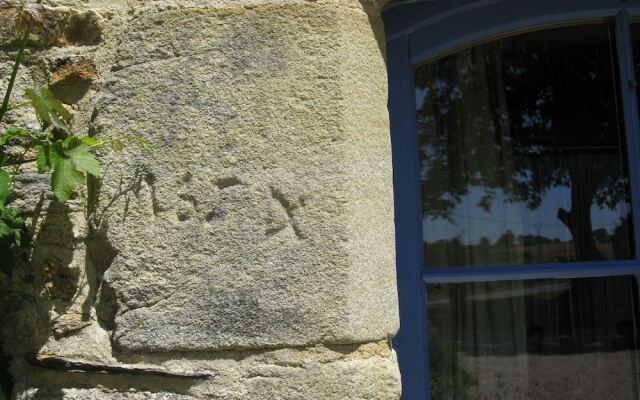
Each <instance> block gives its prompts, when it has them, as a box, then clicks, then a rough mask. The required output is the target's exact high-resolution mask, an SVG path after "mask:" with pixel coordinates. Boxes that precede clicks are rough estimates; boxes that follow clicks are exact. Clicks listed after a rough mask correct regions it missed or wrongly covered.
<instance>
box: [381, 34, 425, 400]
mask: <svg viewBox="0 0 640 400" xmlns="http://www.w3.org/2000/svg"><path fill="white" fill-rule="evenodd" d="M387 57H388V70H389V111H390V116H391V144H392V155H393V184H394V199H395V222H396V270H397V279H398V300H399V304H400V331H399V332H398V334H397V335H396V337H395V339H394V340H393V344H394V348H395V349H396V351H397V353H398V359H399V362H400V372H401V375H402V398H403V400H424V399H428V396H429V382H428V379H427V377H428V376H429V367H428V361H427V316H426V309H427V307H426V292H425V291H426V288H425V285H424V282H423V281H422V272H423V267H422V266H423V265H424V262H423V243H422V242H423V239H422V204H421V199H420V160H419V154H418V137H417V133H416V123H415V122H416V115H415V113H416V110H415V108H416V107H415V94H414V91H415V89H414V81H413V65H412V64H411V62H410V61H409V40H408V37H406V36H404V37H401V38H398V40H394V41H392V42H389V43H388V46H387Z"/></svg>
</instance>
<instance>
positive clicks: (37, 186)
mask: <svg viewBox="0 0 640 400" xmlns="http://www.w3.org/2000/svg"><path fill="white" fill-rule="evenodd" d="M378 8H379V6H378V5H376V4H373V3H371V4H369V3H366V2H364V1H357V0H333V1H302V0H281V1H277V0H273V1H266V0H260V1H230V0H225V1H214V0H210V1H204V0H203V1H179V0H173V1H149V0H147V1H142V0H139V1H135V0H131V1H126V0H124V1H115V0H109V1H98V0H89V1H80V0H78V1H52V2H49V3H48V5H47V18H46V21H45V22H46V23H45V26H44V27H43V28H42V29H39V30H38V31H36V32H35V33H34V35H33V40H32V43H33V46H32V47H30V49H29V53H28V56H27V59H26V63H27V68H24V69H23V70H22V71H21V73H20V76H19V81H18V83H19V87H20V88H25V87H30V86H40V85H43V84H48V85H50V86H51V88H52V90H53V91H54V93H55V94H56V96H58V97H59V98H60V99H61V100H63V101H64V102H65V103H67V104H68V105H69V107H70V108H71V109H72V110H73V112H74V129H75V130H76V131H77V132H79V133H82V134H84V133H86V134H89V135H93V136H96V137H102V138H106V137H126V136H137V137H141V138H143V139H144V140H145V141H146V143H147V144H148V145H149V147H150V149H147V150H145V149H143V148H141V147H139V146H136V145H130V146H127V147H126V148H125V149H124V151H122V152H113V151H104V152H102V153H101V155H100V158H101V161H102V163H103V167H104V174H103V177H102V178H101V179H100V180H93V181H91V182H89V186H88V188H87V189H86V190H84V192H82V193H78V195H77V196H76V197H75V198H74V199H73V200H72V201H71V202H70V203H68V204H66V205H64V206H62V205H60V204H58V203H56V202H55V201H53V198H52V196H51V194H50V193H48V191H47V190H46V185H47V179H46V177H42V176H40V175H37V174H35V173H33V171H30V170H29V168H27V169H26V170H25V172H24V173H23V174H22V175H21V176H20V178H19V180H18V191H17V194H16V196H15V198H14V199H13V205H14V206H18V207H20V208H21V209H22V210H23V211H24V212H25V213H26V214H27V215H28V216H29V229H30V232H31V234H32V236H33V244H32V247H30V248H27V249H25V251H24V253H23V254H21V256H20V260H19V265H16V266H15V267H14V268H13V269H12V271H13V273H12V274H5V273H0V312H2V315H3V317H2V320H3V324H2V327H1V328H0V331H1V337H2V347H3V352H4V353H5V355H7V356H10V357H11V368H10V372H11V374H12V376H13V377H14V379H15V388H14V395H15V396H16V398H18V399H93V398H96V399H103V398H104V399H189V398H202V399H397V398H398V397H399V390H400V384H399V380H400V377H399V372H398V369H397V363H396V360H395V358H394V354H393V352H392V350H391V348H390V338H391V337H392V336H393V335H394V334H395V332H396V330H397V327H398V321H397V300H396V289H395V271H394V260H395V257H394V243H393V240H394V238H393V229H394V226H393V208H392V179H391V162H390V157H391V152H390V143H389V127H388V116H387V109H386V70H385V65H384V33H383V32H382V24H381V22H380V16H379V11H378ZM9 25H10V24H9V23H8V22H6V21H4V22H3V21H0V43H2V46H3V47H1V48H0V49H2V51H0V88H1V87H3V86H1V85H6V81H7V77H8V71H9V68H10V66H11V63H10V61H11V59H12V57H13V55H14V54H15V43H14V42H15V40H14V39H13V36H12V33H11V31H10V30H9V29H8V28H6V29H5V27H8V26H9ZM20 88H19V90H18V94H19V92H20ZM16 100H19V96H17V97H16ZM13 119H14V120H13V122H20V123H23V124H25V123H26V124H31V125H32V126H35V123H36V121H35V119H34V117H33V116H32V115H30V114H29V113H28V112H21V113H17V114H14V115H13ZM9 122H12V121H9ZM83 371H84V372H83Z"/></svg>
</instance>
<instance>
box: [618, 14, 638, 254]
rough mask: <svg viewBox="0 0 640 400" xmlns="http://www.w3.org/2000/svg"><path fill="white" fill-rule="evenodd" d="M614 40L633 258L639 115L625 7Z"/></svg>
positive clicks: (636, 205)
mask: <svg viewBox="0 0 640 400" xmlns="http://www.w3.org/2000/svg"><path fill="white" fill-rule="evenodd" d="M616 42H617V43H616V45H617V50H618V65H619V69H620V71H619V72H620V93H621V95H622V107H623V110H624V126H625V132H626V138H627V155H628V160H629V182H630V185H629V186H630V187H631V213H632V215H633V235H634V245H635V256H636V259H640V119H639V118H638V97H637V93H636V90H637V88H636V86H637V83H636V77H635V71H634V67H633V48H632V41H631V27H630V25H629V14H628V13H627V12H626V11H621V12H620V13H619V14H618V15H617V16H616Z"/></svg>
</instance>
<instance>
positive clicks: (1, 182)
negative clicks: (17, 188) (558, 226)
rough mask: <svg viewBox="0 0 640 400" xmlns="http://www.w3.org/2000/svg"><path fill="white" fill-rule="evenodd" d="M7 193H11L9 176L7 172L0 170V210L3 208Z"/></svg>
mask: <svg viewBox="0 0 640 400" xmlns="http://www.w3.org/2000/svg"><path fill="white" fill-rule="evenodd" d="M9 193H11V176H10V175H9V174H8V173H7V171H5V170H3V169H0V209H2V208H4V205H5V204H6V202H7V197H9Z"/></svg>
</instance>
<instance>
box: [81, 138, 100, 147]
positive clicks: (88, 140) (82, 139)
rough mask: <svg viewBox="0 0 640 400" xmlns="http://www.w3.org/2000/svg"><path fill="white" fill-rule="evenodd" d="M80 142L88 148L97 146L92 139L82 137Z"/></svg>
mask: <svg viewBox="0 0 640 400" xmlns="http://www.w3.org/2000/svg"><path fill="white" fill-rule="evenodd" d="M80 140H81V141H82V143H84V144H86V145H87V146H89V147H94V146H97V145H98V141H97V140H95V139H94V138H90V137H83V138H81V139H80Z"/></svg>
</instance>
